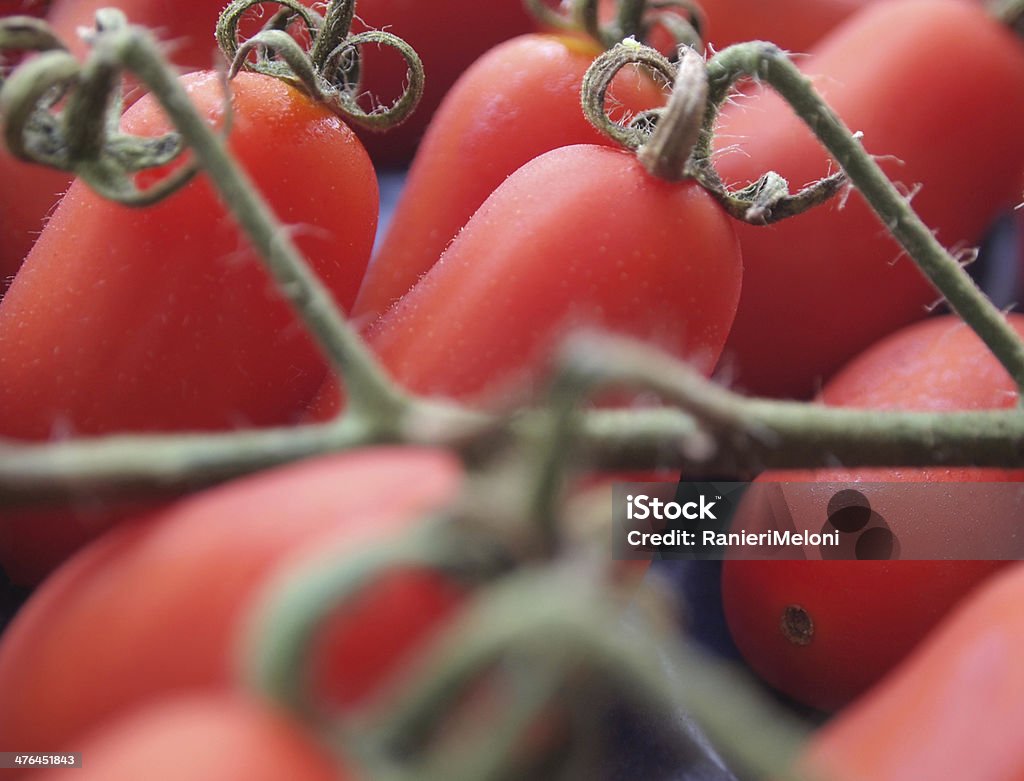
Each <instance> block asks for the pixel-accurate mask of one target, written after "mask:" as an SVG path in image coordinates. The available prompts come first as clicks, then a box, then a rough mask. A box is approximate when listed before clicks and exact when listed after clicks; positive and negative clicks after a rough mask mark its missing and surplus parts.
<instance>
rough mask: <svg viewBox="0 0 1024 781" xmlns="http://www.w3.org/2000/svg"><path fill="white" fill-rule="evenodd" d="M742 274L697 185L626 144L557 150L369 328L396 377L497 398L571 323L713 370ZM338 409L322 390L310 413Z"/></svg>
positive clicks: (542, 360) (433, 389)
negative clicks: (665, 175) (671, 177)
mask: <svg viewBox="0 0 1024 781" xmlns="http://www.w3.org/2000/svg"><path fill="white" fill-rule="evenodd" d="M612 215H614V216H612ZM569 226H571V227H569ZM740 275H741V261H740V257H739V253H738V250H737V245H736V240H735V236H734V233H733V230H732V226H731V224H730V221H729V219H728V218H727V217H726V216H725V214H724V213H723V212H722V211H721V209H720V208H719V207H718V205H717V204H716V203H715V202H714V201H713V200H712V199H711V197H710V196H709V195H707V193H705V192H704V191H703V190H702V189H700V188H699V187H698V186H696V185H695V184H693V183H683V184H671V183H668V182H664V181H661V180H658V179H655V178H654V177H652V176H651V175H650V174H648V173H647V172H646V171H645V170H644V169H643V167H642V166H641V165H640V163H639V162H638V161H637V160H636V158H635V156H634V155H633V154H631V153H629V152H624V151H621V150H615V149H610V148H608V147H601V146H588V145H579V146H571V147H562V148H560V149H556V150H553V151H551V152H548V153H546V154H544V155H542V156H540V157H538V158H536V159H535V160H533V161H531V162H530V163H527V164H526V165H525V166H523V167H522V168H520V169H519V170H518V171H517V172H516V173H515V174H513V175H512V176H511V177H509V178H508V179H506V180H505V182H504V183H502V185H501V186H500V187H499V188H498V189H497V190H495V191H494V193H492V194H491V196H490V197H489V198H488V199H487V201H486V202H485V203H484V204H483V205H482V206H481V207H480V209H479V210H478V211H477V212H476V214H474V215H473V218H472V219H471V220H470V221H469V223H467V224H466V226H465V227H464V228H463V229H462V231H461V232H460V233H459V236H458V237H457V238H456V239H455V241H454V242H453V243H452V245H451V246H450V247H449V248H448V250H447V251H446V252H445V254H444V256H443V257H442V258H441V260H440V261H439V262H438V263H437V265H435V266H434V267H433V268H432V269H431V270H430V272H429V273H428V274H427V275H426V276H425V277H424V278H423V279H422V280H421V281H420V282H419V284H417V286H416V287H415V288H414V289H413V290H412V291H410V292H409V293H408V294H407V295H406V296H405V297H404V298H403V299H402V300H401V301H400V302H399V304H398V305H397V306H396V307H395V308H394V309H392V310H391V311H389V312H388V314H387V315H386V316H385V317H383V318H382V319H381V320H380V321H378V323H377V324H376V325H375V326H374V327H373V328H372V329H371V330H370V331H369V333H368V334H367V338H368V340H369V343H370V346H371V347H372V348H373V349H374V351H375V352H376V353H377V355H378V356H379V358H380V359H381V361H382V362H383V364H384V365H385V367H386V368H387V369H388V370H389V371H390V372H391V374H392V376H393V377H394V379H395V380H396V381H397V382H398V383H400V384H401V385H403V386H404V387H406V388H409V389H411V390H413V391H415V392H417V393H421V394H425V395H430V396H446V397H451V398H457V399H462V400H469V401H472V402H474V403H484V404H497V405H498V406H499V407H500V406H501V405H502V403H503V401H504V399H503V396H504V395H505V394H506V393H510V394H511V395H512V396H513V397H515V396H516V395H517V393H518V392H520V391H522V390H525V389H526V388H527V387H528V386H529V384H530V383H531V382H535V381H536V380H537V378H538V374H539V373H541V372H542V371H543V369H544V368H545V365H546V364H547V361H548V353H549V351H550V350H551V349H552V348H553V347H554V346H555V345H556V343H557V342H558V340H559V339H560V338H562V337H563V336H564V335H565V334H566V333H567V331H568V330H570V329H571V328H574V327H576V328H578V327H585V326H589V327H600V328H603V329H606V330H609V331H612V332H615V333H619V334H624V335H630V336H634V337H636V338H638V339H645V340H647V341H648V342H654V343H657V344H659V345H661V346H662V347H664V348H665V349H667V350H669V351H671V352H672V353H673V354H675V355H677V356H680V357H683V358H686V359H689V360H691V361H692V362H693V363H694V365H695V366H697V367H698V368H699V369H700V370H701V371H703V372H707V373H709V372H710V371H711V369H712V368H713V367H714V365H715V361H716V360H717V357H718V353H719V350H720V347H721V344H722V342H723V341H724V339H725V335H726V333H727V332H728V329H729V323H730V321H731V318H732V311H733V308H734V307H735V305H736V299H737V296H738V295H739V286H740ZM337 406H338V397H337V392H336V390H334V389H333V386H332V387H331V388H325V389H324V390H323V391H322V392H321V394H320V397H319V399H318V400H317V402H316V404H315V405H314V415H315V416H317V417H326V416H329V414H331V413H332V411H333V410H334V409H336V408H337Z"/></svg>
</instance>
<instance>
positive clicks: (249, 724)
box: [32, 694, 357, 781]
mask: <svg viewBox="0 0 1024 781" xmlns="http://www.w3.org/2000/svg"><path fill="white" fill-rule="evenodd" d="M73 750H74V751H77V752H79V753H81V754H82V767H81V768H76V769H75V771H74V773H75V777H76V778H78V779H80V780H81V781H138V779H142V778H145V779H147V781H172V780H173V781H177V779H190V781H207V780H209V781H213V779H217V780H218V781H280V779H282V778H288V779H294V781H354V779H355V778H357V776H355V775H353V774H352V772H351V771H350V770H348V769H347V768H344V767H342V766H341V764H340V762H339V761H338V759H337V758H335V757H333V756H331V755H329V754H328V753H327V752H326V751H325V750H324V749H323V747H322V746H321V745H320V744H319V743H318V742H317V741H316V740H315V739H314V738H313V737H312V736H310V735H307V734H304V733H303V732H302V730H301V729H300V727H299V725H298V724H297V723H293V722H292V721H291V720H290V719H288V718H287V717H286V716H285V715H284V714H281V713H277V712H276V711H274V710H272V709H271V707H270V706H269V705H267V704H266V703H264V702H261V701H259V700H257V699H255V698H250V697H243V696H241V695H227V694H224V695H217V696H210V695H207V696H197V695H188V696H184V695H183V696H178V697H175V698H172V699H168V700H166V701H162V702H160V703H157V704H154V705H152V706H149V707H146V708H142V709H140V710H138V711H136V712H132V713H130V714H127V715H125V716H123V717H121V718H118V719H115V720H114V721H112V722H110V723H104V724H103V725H101V726H99V727H98V728H95V729H94V731H93V732H91V733H90V734H89V735H88V736H87V737H86V738H85V739H84V740H82V741H76V743H75V748H74V749H73ZM67 772H68V768H65V767H60V766H58V767H56V768H53V769H50V770H48V771H47V772H44V773H40V774H34V775H32V778H35V779H38V781H48V780H50V779H52V781H59V779H66V778H67Z"/></svg>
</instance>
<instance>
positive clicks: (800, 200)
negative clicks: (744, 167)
mask: <svg viewBox="0 0 1024 781" xmlns="http://www.w3.org/2000/svg"><path fill="white" fill-rule="evenodd" d="M655 54H656V53H654V52H653V50H647V49H644V48H642V47H640V46H638V45H636V44H635V43H625V44H620V45H619V46H616V47H615V48H614V49H613V50H612V51H610V52H608V53H606V54H605V55H602V56H601V57H599V58H598V60H597V61H595V63H594V65H593V66H592V68H591V73H588V78H587V79H585V80H584V90H583V105H584V110H585V113H586V114H587V116H588V117H591V121H592V122H594V124H595V126H596V127H597V128H598V129H599V130H602V131H604V132H606V133H608V134H609V135H610V136H612V137H613V138H615V139H616V140H617V141H619V142H620V143H623V144H624V145H625V146H627V147H629V148H633V149H641V150H642V154H641V158H642V159H643V160H644V162H645V164H647V166H648V169H649V170H652V171H658V172H660V173H662V174H663V175H666V176H669V177H670V178H679V176H680V175H683V176H690V177H692V178H694V179H696V180H697V181H698V182H700V184H701V185H702V186H704V187H705V188H706V189H708V190H709V192H711V193H712V194H713V195H715V196H716V197H717V198H718V199H719V201H720V202H721V203H722V204H723V206H724V207H725V208H726V209H727V210H728V211H729V212H730V213H732V214H733V215H734V216H737V217H739V218H741V219H744V220H746V221H748V222H751V223H753V224H767V223H769V222H772V221H776V220H778V219H782V218H786V217H790V216H793V215H794V214H797V213H799V212H801V211H805V210H806V209H808V208H812V207H814V206H817V205H819V204H821V203H823V202H824V201H825V200H827V199H828V198H830V197H832V196H833V195H834V194H835V193H836V192H838V190H839V189H841V187H842V186H843V185H844V184H845V182H846V180H847V179H848V180H849V182H850V183H852V184H853V186H855V187H856V188H857V190H858V191H859V192H860V194H861V195H862V196H863V197H864V200H865V201H866V202H867V203H868V205H869V206H870V207H871V209H872V210H873V211H874V212H875V214H876V216H877V217H878V219H879V220H880V221H881V222H882V224H883V225H884V226H885V227H886V229H887V230H888V231H889V232H890V233H891V235H892V236H893V238H894V239H895V240H896V241H897V242H898V243H899V244H900V246H901V247H902V248H903V249H904V250H905V251H906V252H907V254H908V255H909V256H910V257H911V258H912V259H913V260H914V262H915V263H916V264H917V265H918V267H919V268H920V269H921V271H922V272H923V273H924V274H925V276H926V277H927V278H928V280H929V281H930V282H931V283H932V285H933V286H934V287H935V288H936V290H938V292H939V294H940V295H942V296H943V297H944V298H945V300H946V301H947V302H948V303H949V306H950V307H951V308H952V309H953V311H954V312H956V313H957V314H958V315H959V316H960V317H961V318H962V319H963V320H964V321H965V322H967V323H968V325H970V327H971V328H972V329H974V330H975V331H976V332H977V333H978V335H979V336H980V337H981V339H982V341H984V342H985V344H986V345H987V346H988V347H989V349H990V350H991V351H992V352H993V354H994V355H995V356H996V358H997V359H998V360H999V362H1000V363H1001V364H1002V365H1003V366H1004V367H1005V368H1006V370H1007V372H1008V373H1009V374H1010V376H1011V377H1012V378H1013V381H1014V383H1015V385H1016V386H1017V388H1018V389H1021V388H1024V341H1022V340H1021V338H1020V336H1019V335H1018V334H1017V333H1016V332H1015V331H1014V330H1013V328H1011V327H1010V325H1009V324H1008V323H1007V322H1006V319H1005V317H1004V316H1003V314H1002V312H1000V311H999V309H998V308H997V307H996V306H995V305H994V304H993V303H992V302H991V301H990V300H989V299H988V298H987V297H986V296H985V294H984V293H983V292H982V291H981V290H980V289H979V288H978V286H977V285H976V284H975V282H974V280H972V279H971V277H970V275H969V274H968V273H967V272H966V271H965V270H964V268H963V267H962V265H961V264H960V263H959V262H958V261H957V259H956V258H955V257H953V256H952V255H951V254H950V253H949V252H948V251H947V250H946V249H945V247H943V246H942V244H940V243H939V241H938V239H936V238H935V235H934V234H933V233H932V231H931V230H930V229H929V228H928V226H927V225H925V224H924V222H922V221H921V219H920V217H918V216H917V214H916V212H914V210H913V208H912V207H911V205H910V203H909V201H908V199H907V198H906V197H905V196H904V195H903V194H901V193H900V191H899V190H898V189H897V188H896V186H895V185H894V184H893V183H892V181H890V180H889V178H888V177H887V176H886V175H885V173H884V172H883V171H882V169H881V168H880V167H879V165H878V163H877V162H876V161H875V158H874V157H873V156H872V155H870V154H869V153H868V152H867V151H866V150H865V149H864V146H863V145H862V144H861V142H860V139H859V138H858V137H857V136H856V135H855V134H854V133H853V132H851V131H850V129H849V128H848V127H846V125H845V124H844V123H843V121H842V120H841V119H840V118H839V117H838V116H837V115H836V113H835V112H834V111H833V110H832V109H831V107H830V106H829V105H828V104H827V103H826V102H825V100H824V99H823V98H822V97H821V96H820V95H819V94H818V92H817V90H815V88H814V86H813V84H812V83H811V81H810V79H808V78H807V77H806V76H804V75H803V74H802V73H801V72H800V70H799V69H798V68H797V67H796V66H795V65H794V64H793V62H792V61H791V60H790V58H789V57H788V56H787V55H786V53H785V52H783V51H782V50H781V49H779V48H778V47H777V46H775V45H774V44H772V43H766V42H763V41H754V42H751V43H744V44H737V45H735V46H730V47H729V48H727V49H724V50H723V51H721V52H719V53H718V54H716V55H715V56H714V57H712V58H711V59H710V60H709V61H708V62H707V71H706V80H707V89H708V94H707V100H706V111H705V117H704V125H703V129H702V130H701V132H700V133H699V134H698V138H697V142H696V144H695V145H694V144H693V140H692V139H693V130H692V116H693V114H694V111H695V109H694V104H695V103H696V102H697V101H698V99H699V98H700V97H701V95H700V92H702V91H703V88H704V87H703V84H704V81H703V79H699V78H697V77H696V76H695V75H694V72H695V66H692V65H688V66H687V68H686V69H685V70H684V71H683V73H682V78H681V80H680V82H681V83H680V84H679V88H678V89H677V90H675V91H674V93H673V96H672V98H670V102H669V107H668V108H667V109H665V110H662V111H661V112H655V116H656V121H655V122H654V123H653V126H654V130H653V134H652V133H651V130H650V127H649V125H650V124H651V123H648V126H647V127H645V128H642V129H641V128H636V127H632V128H626V129H624V128H622V127H621V126H620V127H617V128H612V127H611V126H614V125H615V123H613V122H612V121H611V120H610V119H609V118H608V117H607V116H606V115H605V110H604V100H605V92H606V90H607V85H608V84H610V81H611V79H612V78H613V77H614V74H615V73H616V72H617V71H618V69H620V68H622V67H624V66H625V65H626V64H630V63H640V64H644V65H645V66H647V67H652V65H653V67H655V68H657V69H658V72H659V73H662V74H663V75H664V74H665V73H666V72H665V71H664V70H663V68H664V65H663V64H659V63H658V61H657V60H656V58H655ZM688 59H689V61H690V62H692V61H693V59H694V58H693V57H690V58H688ZM686 61H687V58H684V62H686ZM670 67H671V71H670V72H671V74H672V77H673V78H674V79H675V78H677V75H678V74H679V68H678V67H677V66H676V65H675V64H671V65H670ZM745 77H747V78H755V79H757V80H759V81H763V82H765V83H767V84H768V85H770V86H771V87H772V88H773V89H774V90H775V91H776V92H778V93H779V94H780V95H781V96H782V97H783V98H784V99H785V100H786V101H787V102H788V103H789V105H790V106H791V107H792V108H793V110H794V112H795V113H796V114H797V116H799V117H800V119H801V120H803V121H804V123H805V124H806V125H807V126H808V127H809V128H810V129H811V131H812V132H813V133H814V134H815V136H817V138H818V139H819V140H820V141H821V143H822V145H823V146H824V147H825V148H826V149H827V150H828V151H829V153H830V154H831V155H832V157H833V158H834V159H835V160H836V162H838V163H839V165H840V167H841V168H842V172H841V173H840V174H838V175H835V176H830V177H826V178H825V179H822V180H820V181H819V182H817V183H815V184H813V185H811V186H809V187H807V188H804V189H803V190H801V191H799V192H797V193H795V194H790V192H789V186H788V183H787V182H786V181H785V180H784V179H783V178H782V177H781V176H779V175H778V174H775V173H772V172H769V173H768V174H766V175H765V176H763V177H762V178H761V179H760V180H759V181H758V182H755V183H754V184H753V185H751V186H750V187H748V188H746V189H744V190H741V191H739V192H731V191H729V190H728V189H727V188H726V187H725V186H724V184H723V183H722V181H721V179H720V177H719V175H718V173H717V172H716V171H715V169H714V165H713V163H712V152H713V142H714V133H715V123H716V121H717V119H718V112H719V109H720V107H721V106H722V105H723V104H724V103H725V101H726V100H727V99H728V97H729V94H730V92H731V91H732V89H733V87H734V85H735V84H736V82H737V81H739V80H740V79H742V78H745ZM695 85H696V86H695ZM695 89H696V90H697V92H696V94H695V92H694V90H695ZM680 92H682V95H681V96H680ZM663 122H664V123H665V124H667V125H668V129H665V128H663V127H661V125H662V123H663ZM645 145H646V147H645ZM655 147H656V148H655ZM691 147H692V152H691V153H690V154H689V155H687V156H685V157H686V159H688V162H686V163H685V164H684V165H683V171H682V173H681V174H680V173H679V171H680V160H682V159H684V153H685V152H686V151H687V150H690V149H691ZM680 149H682V150H683V151H680Z"/></svg>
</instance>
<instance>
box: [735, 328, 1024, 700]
mask: <svg viewBox="0 0 1024 781" xmlns="http://www.w3.org/2000/svg"><path fill="white" fill-rule="evenodd" d="M1011 322H1012V324H1013V326H1014V328H1016V329H1017V331H1018V332H1019V333H1021V334H1024V316H1016V315H1015V316H1011ZM1016 398H1017V396H1016V392H1015V390H1014V385H1013V382H1012V381H1011V380H1010V378H1009V376H1008V375H1007V374H1006V372H1005V371H1004V370H1003V369H1002V367H1001V366H1000V365H999V363H998V362H997V361H996V359H995V358H994V357H993V356H992V355H991V353H989V351H988V349H987V348H986V347H985V346H984V345H983V344H982V342H981V340H979V339H978V338H977V337H976V336H975V335H974V333H973V332H972V331H971V330H970V329H969V328H967V326H966V325H964V324H963V323H962V322H960V321H959V320H957V319H956V318H953V317H943V318H936V319H933V320H929V321H925V322H923V323H919V324H916V325H913V326H910V327H909V328H906V329H904V330H903V331H901V332H899V333H897V334H895V335H894V336H892V337H890V338H888V339H886V340H884V341H883V342H881V343H879V344H878V345H876V346H874V347H873V348H872V349H870V350H868V351H867V352H866V353H864V355H862V356H860V357H859V358H858V359H857V360H855V361H853V362H852V363H851V364H850V365H849V366H848V367H846V368H845V369H844V370H843V371H842V372H840V373H839V374H838V375H837V376H836V377H835V378H834V379H833V380H832V381H831V382H830V383H829V384H828V385H827V386H826V387H825V389H824V391H823V392H822V395H821V400H822V401H824V402H825V403H826V404H829V405H832V406H845V407H868V408H874V409H913V410H934V411H941V410H960V409H989V408H998V407H1011V406H1013V405H1014V404H1015V403H1016ZM1021 479H1024V472H1021V471H1020V470H1015V471H1007V470H992V469H967V468H930V469H857V470H843V469H829V470H815V471H787V472H766V473H764V474H763V475H761V477H760V478H759V480H760V481H762V482H773V481H777V482H786V483H790V482H817V483H830V484H831V483H836V484H840V485H842V486H844V487H846V489H847V490H846V491H844V493H845V494H851V493H852V492H853V491H855V490H857V491H858V493H860V494H861V498H862V500H863V501H862V502H860V503H859V506H860V507H861V508H863V510H861V511H854V512H855V513H856V514H857V516H858V518H859V520H858V521H857V522H856V524H854V526H855V528H851V529H850V533H851V534H854V533H856V534H858V535H861V537H863V536H864V535H866V534H867V533H868V531H867V530H868V529H871V528H877V529H879V530H881V532H882V533H883V534H885V535H886V538H887V542H888V543H891V544H892V545H893V546H894V548H895V546H902V548H903V549H904V550H905V551H908V556H915V555H916V556H920V557H922V558H923V557H924V556H927V555H928V551H929V550H931V555H937V554H940V553H944V554H945V555H947V556H951V555H960V556H963V558H964V559H966V560H960V561H934V560H932V561H928V560H917V561H896V560H893V561H888V560H883V561H821V560H818V561H802V560H801V561H736V560H733V561H727V562H726V564H725V567H724V569H723V601H724V606H725V613H726V618H727V620H728V622H729V627H730V630H731V631H732V634H733V638H734V639H735V641H736V644H737V646H738V647H739V649H740V651H741V652H742V653H743V656H744V658H745V659H746V660H747V661H748V663H749V664H750V666H751V667H753V668H754V670H755V671H756V672H757V673H758V674H759V675H761V676H762V677H763V678H764V679H765V680H766V681H767V682H768V683H770V684H771V685H772V686H774V687H776V688H778V689H780V690H781V691H783V692H785V693H786V694H788V695H790V696H792V697H794V698H795V699H797V700H800V701H801V702H804V703H807V704H809V705H813V706H815V707H818V708H822V709H834V708H838V707H840V706H842V705H843V704H845V703H846V702H848V701H849V700H851V699H853V698H854V697H856V696H857V695H858V694H860V693H861V692H862V691H864V690H865V689H867V688H868V687H869V686H871V685H872V684H873V683H875V682H876V681H877V680H879V678H881V677H882V676H883V675H884V674H885V673H886V672H887V671H888V670H889V669H890V668H892V667H893V665H895V664H896V663H897V662H899V660H900V659H902V658H903V657H904V656H906V654H907V653H909V652H910V651H911V649H912V648H913V647H914V646H915V645H916V644H917V643H918V642H919V641H920V640H921V638H922V637H924V635H925V634H926V633H927V632H928V631H929V630H930V629H931V628H932V627H933V626H934V625H935V624H936V623H937V622H938V621H939V620H940V619H941V618H942V616H943V615H945V613H946V612H947V611H948V610H949V608H950V607H951V606H952V605H953V604H955V603H956V602H957V601H958V600H959V599H961V598H962V597H963V595H964V594H965V593H967V591H968V590H970V589H971V588H972V587H973V586H974V585H975V584H977V583H978V582H980V581H981V580H983V579H985V578H986V577H988V576H989V575H990V574H991V573H992V572H993V571H994V570H995V569H997V568H998V567H1001V566H1004V565H1005V562H1003V561H989V560H984V559H985V558H986V555H985V551H984V550H980V551H979V550H978V548H979V546H980V547H982V548H985V547H986V546H987V549H988V551H989V554H988V556H989V557H990V556H991V553H992V551H991V541H992V538H994V539H995V541H996V543H998V542H999V541H1001V540H1005V539H1008V538H1009V536H1010V535H1012V534H1013V533H1014V529H1015V527H1016V524H1017V523H1018V521H1019V515H1018V514H1017V513H1014V512H1007V510H1006V508H1005V507H1002V509H1001V510H992V509H991V508H986V507H984V506H974V504H973V503H972V502H971V500H970V497H969V496H968V495H967V494H966V493H960V494H956V493H951V494H950V495H949V496H948V497H947V498H946V500H945V502H944V503H942V504H937V505H936V506H935V507H934V508H927V507H922V506H921V505H920V503H919V502H918V503H917V504H916V506H915V505H914V504H911V505H910V506H909V507H908V506H907V504H908V503H907V501H906V497H901V491H903V490H904V489H901V488H900V487H898V486H891V487H886V486H879V485H875V486H871V485H865V484H871V483H883V482H892V483H935V482H940V481H941V482H971V481H976V482H980V481H1007V480H1010V481H1015V480H1021ZM783 490H784V491H785V490H786V488H785V486H783ZM908 496H911V497H912V493H911V494H908ZM994 497H995V498H994V499H993V502H994V503H995V504H997V505H998V504H999V500H1000V499H999V497H998V496H997V495H994ZM845 498H847V499H848V498H849V497H845ZM1004 498H1005V497H1004ZM827 499H828V497H826V498H825V499H824V500H821V501H819V502H818V503H817V505H815V504H814V503H813V502H811V501H797V502H793V501H790V503H789V510H790V512H791V513H792V516H793V520H794V524H795V526H796V529H797V530H798V531H799V530H802V529H809V530H811V531H817V530H818V529H819V528H821V527H822V526H825V525H829V524H831V525H832V526H836V527H840V528H842V527H844V524H845V521H844V522H843V523H840V521H839V520H838V518H839V517H840V515H839V514H840V513H846V515H847V516H849V515H850V512H848V511H847V510H844V509H843V507H852V506H853V505H852V504H851V503H850V502H840V497H839V493H838V492H837V493H836V495H835V496H833V497H832V500H833V501H835V502H839V504H841V505H842V506H838V505H837V506H836V507H835V508H834V509H833V507H832V506H831V503H829V504H830V506H828V507H827V508H826V503H827V501H826V500H827ZM885 502H888V503H889V505H888V509H884V510H883V509H882V508H883V507H884V506H885ZM815 506H817V507H818V509H819V512H818V513H817V514H815V512H814V508H815ZM872 506H874V509H867V508H871V507H872ZM770 522H771V521H769V520H768V519H767V518H766V519H765V523H770ZM986 533H987V534H988V535H989V538H988V539H987V540H986V539H984V535H986ZM875 536H878V535H875ZM943 538H945V539H943ZM856 542H861V539H858V540H856V541H854V543H852V544H856ZM863 542H865V543H870V540H867V538H866V537H864V539H863ZM868 547H870V545H869V546H868ZM863 555H864V556H867V557H869V558H870V557H871V554H870V551H867V552H865V553H863ZM897 557H898V555H897ZM975 557H978V558H979V559H981V560H971V559H973V558H975ZM815 558H817V556H815Z"/></svg>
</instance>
